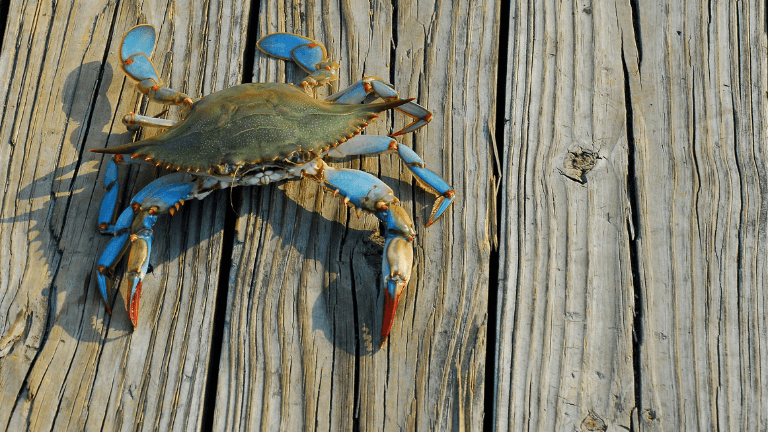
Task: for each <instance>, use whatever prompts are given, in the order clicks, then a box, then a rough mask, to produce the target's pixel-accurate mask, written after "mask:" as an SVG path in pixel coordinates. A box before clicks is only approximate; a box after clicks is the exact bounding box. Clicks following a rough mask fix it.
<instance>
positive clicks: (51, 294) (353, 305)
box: [0, 62, 394, 355]
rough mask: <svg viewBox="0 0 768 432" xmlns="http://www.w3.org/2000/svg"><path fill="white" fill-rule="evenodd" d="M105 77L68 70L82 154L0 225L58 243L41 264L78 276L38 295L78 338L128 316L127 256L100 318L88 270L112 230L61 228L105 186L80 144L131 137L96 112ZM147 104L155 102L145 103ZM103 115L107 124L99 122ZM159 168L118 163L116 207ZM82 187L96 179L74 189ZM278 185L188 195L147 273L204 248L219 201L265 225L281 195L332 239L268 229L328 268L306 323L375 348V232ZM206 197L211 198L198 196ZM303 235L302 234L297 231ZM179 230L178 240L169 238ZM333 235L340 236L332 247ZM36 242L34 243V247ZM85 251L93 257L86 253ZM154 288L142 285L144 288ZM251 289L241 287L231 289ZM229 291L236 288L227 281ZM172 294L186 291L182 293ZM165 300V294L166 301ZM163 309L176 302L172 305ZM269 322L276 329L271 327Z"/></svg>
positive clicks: (32, 187) (124, 329)
mask: <svg viewBox="0 0 768 432" xmlns="http://www.w3.org/2000/svg"><path fill="white" fill-rule="evenodd" d="M95 70H98V71H100V72H99V73H100V74H101V76H100V78H99V85H98V90H97V91H96V92H95V93H94V94H91V93H87V94H88V98H90V99H89V100H85V98H84V97H83V96H82V94H81V92H83V91H84V88H86V87H87V86H88V85H91V89H92V85H93V81H92V80H90V81H89V80H88V79H83V78H84V77H85V78H87V77H86V76H85V75H88V74H93V73H94V71H95ZM112 80H113V71H112V68H111V66H110V65H109V64H106V65H104V66H103V69H102V64H101V63H99V62H91V63H88V64H85V65H82V66H80V67H79V68H77V69H76V70H74V71H72V72H71V73H70V74H69V75H68V77H67V79H66V81H65V83H64V86H63V92H62V96H61V99H60V101H59V102H60V106H61V109H62V111H63V112H64V113H66V115H67V118H68V123H69V125H68V127H71V126H72V125H74V129H72V133H71V134H69V136H70V139H69V142H68V144H69V145H71V146H72V147H73V148H81V158H80V159H81V160H78V161H75V162H72V163H69V164H66V165H62V166H57V167H56V168H55V170H54V171H52V172H50V173H48V174H45V175H43V176H41V177H37V178H35V180H33V181H31V182H30V183H29V184H27V185H25V186H23V187H21V188H20V190H19V192H18V194H17V197H16V200H17V201H24V200H32V199H45V198H48V197H49V198H50V200H51V201H50V202H49V203H48V204H47V205H43V206H41V208H39V209H36V210H32V211H29V212H27V213H24V214H20V215H17V216H14V217H11V218H5V219H2V220H0V225H6V224H15V223H19V222H28V226H29V230H30V234H29V235H30V237H31V238H35V237H50V238H51V239H50V241H51V242H53V243H55V244H57V245H58V246H59V247H58V248H53V249H52V250H55V252H54V253H53V254H48V255H45V254H43V256H44V259H46V260H47V261H48V262H47V264H48V265H49V267H52V268H53V269H52V271H53V272H54V274H59V273H66V274H68V275H76V274H79V275H80V276H79V277H78V278H80V280H73V279H75V278H73V277H67V276H61V275H58V276H57V275H55V276H54V277H53V280H52V282H51V286H49V287H47V288H44V289H43V290H42V292H43V293H44V295H46V296H47V297H48V298H49V301H48V304H49V308H50V311H49V313H51V314H53V311H55V310H56V309H61V310H64V312H63V313H58V314H55V317H54V319H53V320H49V323H48V328H49V329H50V328H51V327H52V326H60V327H61V328H62V329H63V330H64V331H65V332H66V333H68V334H70V335H71V336H72V337H74V338H76V339H78V340H80V341H83V342H96V343H102V344H103V343H108V342H112V341H116V340H120V339H125V338H127V337H128V336H130V335H131V334H132V332H133V330H132V328H131V325H130V321H129V320H128V317H127V312H126V302H125V298H124V296H123V295H119V293H120V291H118V289H117V287H120V286H121V285H125V283H124V282H123V279H124V278H125V275H124V273H125V261H126V258H123V259H122V260H121V262H120V263H119V264H118V265H117V267H116V269H115V275H116V276H115V278H114V280H113V285H112V286H113V288H112V289H111V291H112V292H111V293H110V303H111V307H112V311H113V313H112V315H108V314H106V313H105V312H104V305H103V303H102V301H101V295H100V293H99V291H98V288H97V284H96V277H95V270H94V267H95V263H96V259H97V257H98V255H99V254H101V251H102V250H103V249H104V248H105V247H106V245H107V243H108V242H109V240H110V237H109V236H102V235H99V234H98V232H97V229H96V223H93V227H92V231H90V232H83V230H80V232H74V231H77V230H73V229H67V226H66V225H67V224H69V223H74V222H73V221H75V220H77V219H79V220H80V222H79V223H80V224H81V225H82V223H83V222H82V220H83V219H89V220H94V221H95V219H96V218H95V215H89V213H91V212H94V211H97V209H98V203H96V204H94V201H98V200H99V199H100V197H101V196H102V194H103V192H98V193H97V192H96V191H97V190H98V189H100V188H102V187H103V186H102V185H101V182H102V178H103V173H102V171H103V169H104V167H102V166H100V165H104V164H105V163H106V161H107V158H106V157H105V158H104V159H102V160H101V164H100V165H96V166H97V169H86V166H85V164H86V163H88V162H83V160H86V159H87V157H88V155H89V153H87V152H86V151H85V150H82V147H85V146H86V144H87V143H88V142H97V143H106V142H109V143H110V145H113V144H114V143H116V142H129V141H131V140H132V139H133V137H134V135H133V133H132V132H129V131H127V130H123V131H121V130H120V129H119V127H120V125H119V123H118V126H116V127H115V128H114V130H109V129H108V126H109V125H110V124H111V123H112V121H113V119H112V117H111V116H104V115H96V113H94V112H95V111H96V110H99V111H102V112H111V111H112V106H111V104H110V101H109V97H108V95H107V89H109V87H110V84H111V83H112ZM89 83H90V84H89ZM84 103H85V104H92V105H89V106H90V108H89V109H90V112H88V110H87V109H83V108H82V104H84ZM78 104H79V105H78ZM153 108H156V107H152V108H151V109H153ZM119 114H120V113H118V115H119ZM107 118H108V119H109V120H108V121H107V120H105V119H107ZM66 144H67V143H65V145H66ZM158 174H160V175H162V174H165V172H158V170H157V169H154V168H152V167H148V166H134V165H131V166H128V167H121V168H120V182H121V186H122V187H121V189H122V190H121V198H120V202H121V203H122V204H119V205H120V207H118V210H120V209H122V208H123V207H124V203H127V202H128V201H129V200H130V196H131V195H132V194H135V193H136V192H138V190H140V188H141V187H143V186H145V185H146V184H147V183H148V182H149V181H151V179H152V178H155V177H157V175H158ZM305 181H306V180H305ZM393 181H394V180H393ZM78 184H79V185H81V186H80V188H79V189H78V187H77V186H76V185H78ZM82 185H94V186H93V187H88V186H86V187H82ZM280 189H281V188H280V187H279V184H278V185H270V186H266V187H247V188H239V189H237V190H238V191H239V192H237V193H236V194H234V195H233V193H232V192H231V191H218V192H216V193H214V194H213V195H212V196H209V197H207V198H206V199H205V200H203V201H193V202H190V203H188V204H186V205H185V206H184V207H182V210H181V211H180V212H178V213H177V215H176V216H175V217H173V218H171V217H161V218H159V219H158V222H157V224H156V225H155V227H154V231H155V239H154V243H153V250H152V256H151V258H150V270H149V273H148V277H149V276H150V275H152V274H153V273H154V271H155V270H154V269H155V268H157V267H158V266H160V265H164V264H166V263H169V262H172V261H178V260H179V259H180V258H183V257H184V256H186V255H187V254H195V249H197V248H200V247H202V246H200V244H201V243H208V242H209V241H211V240H213V237H214V236H218V235H219V234H220V233H221V230H222V229H223V228H224V227H223V225H224V223H234V222H233V221H231V220H227V221H223V220H224V219H227V218H225V217H224V216H223V215H222V213H223V212H224V211H223V209H222V204H221V201H223V200H226V201H227V203H226V205H228V206H234V203H232V199H233V196H235V197H237V196H239V198H238V199H239V200H241V201H245V200H251V201H253V202H254V203H255V204H252V205H253V206H254V208H253V210H252V211H254V212H259V213H261V214H260V216H259V217H261V218H262V221H263V222H266V223H268V224H273V223H275V222H274V221H275V220H276V219H275V218H273V217H269V216H267V215H265V214H264V213H265V212H264V211H263V210H262V209H261V208H260V203H263V202H264V199H265V197H270V198H275V197H280V198H278V200H284V201H286V204H284V207H285V208H284V210H283V211H284V213H289V212H290V213H292V215H293V216H294V217H297V218H299V219H301V220H305V221H311V222H310V223H311V224H312V226H313V228H314V229H315V230H316V231H317V232H321V233H325V234H324V235H323V236H318V237H323V238H329V239H331V240H329V242H330V243H332V244H334V245H335V246H330V247H328V246H327V245H323V244H319V245H313V243H316V242H315V239H314V238H312V237H315V236H316V235H315V234H313V233H308V234H296V233H290V231H285V230H282V229H276V227H273V228H275V229H272V230H270V231H271V232H272V233H273V234H272V235H273V236H277V237H280V241H281V243H282V244H284V245H288V246H290V247H292V248H294V249H295V250H296V251H297V252H298V253H300V254H301V255H302V256H303V258H304V260H305V262H307V261H314V264H315V265H316V266H321V267H322V271H323V272H324V273H325V274H326V275H327V277H326V280H327V281H328V282H327V283H326V284H325V286H324V288H323V292H322V294H321V295H320V296H319V297H318V298H317V299H316V300H315V301H314V303H313V304H312V305H311V312H310V313H311V314H312V315H313V317H320V318H319V319H312V320H311V323H312V324H311V330H312V332H313V333H319V334H322V335H323V336H324V337H325V338H326V339H327V340H328V341H329V342H330V343H332V344H333V345H334V346H335V347H336V348H339V349H342V350H344V351H346V352H348V353H350V354H352V355H360V354H363V355H366V354H368V353H373V352H375V351H377V350H378V345H379V343H378V332H377V331H374V330H373V329H376V328H378V326H380V317H379V314H380V306H381V299H380V298H379V297H380V295H379V289H380V283H379V282H378V281H379V280H380V272H381V270H380V269H381V252H382V247H381V244H380V243H378V242H377V241H372V240H370V239H371V235H372V234H374V233H373V232H372V231H367V230H357V229H354V228H350V227H349V226H347V225H345V224H343V223H340V222H338V221H333V220H329V219H327V218H326V217H324V216H322V215H319V214H317V213H315V212H314V211H311V210H308V209H306V208H304V207H303V206H302V205H300V204H299V203H296V202H295V201H293V200H292V199H291V198H289V197H288V196H286V194H285V192H284V191H282V190H280ZM52 191H53V192H52ZM65 192H66V193H65ZM244 197H245V198H244ZM324 200H325V201H326V202H327V205H337V206H341V205H342V204H341V203H340V201H338V200H334V199H332V198H329V197H326V198H324ZM207 201H211V202H210V203H206V202H207ZM214 202H216V203H218V205H217V204H216V203H214ZM366 217H373V216H366ZM201 220H202V221H207V223H211V224H212V225H211V227H212V229H189V227H190V225H193V224H195V223H198V222H199V221H201ZM217 220H218V222H217ZM86 231H87V227H86ZM306 235H308V236H309V237H310V238H309V239H303V238H301V237H299V236H306ZM179 236H180V237H181V238H177V237H179ZM324 236H326V237H324ZM342 238H343V242H342V240H341V239H342ZM83 239H85V241H82V242H81V241H80V240H83ZM335 242H339V243H338V244H336V243H335ZM42 243H43V242H41V244H42ZM78 243H80V244H83V243H85V244H89V245H91V246H88V247H85V248H84V247H74V249H70V248H68V247H66V246H61V245H76V244H78ZM302 245H305V246H302ZM324 247H325V248H326V249H327V250H335V251H336V252H334V253H337V254H338V251H341V255H342V256H341V257H338V256H336V257H330V254H331V252H326V254H325V258H323V259H318V258H317V257H315V256H314V255H315V251H316V250H318V249H322V248H324ZM35 248H37V249H38V250H37V251H36V250H35ZM40 249H42V246H32V245H30V253H35V252H38V251H39V250H40ZM84 249H87V250H84ZM258 249H260V247H259V248H258ZM256 253H257V254H258V253H263V251H261V250H256ZM49 255H50V256H49ZM54 255H55V256H54ZM222 255H223V256H224V259H223V261H222V262H223V263H227V262H228V258H230V257H231V256H232V251H231V250H223V251H222ZM85 257H92V259H86V258H85ZM64 263H66V265H68V266H69V267H70V268H68V269H67V270H66V271H65V272H60V269H61V266H63V265H65V264H64ZM219 271H220V272H222V273H224V274H229V272H230V271H231V270H230V268H224V267H222V268H219ZM83 275H85V276H83ZM363 285H368V286H363ZM153 288H154V287H151V286H149V285H148V284H145V292H146V291H149V290H151V289H153ZM250 288H251V287H247V286H246V287H242V286H240V287H238V288H237V289H250ZM220 289H221V288H220ZM224 289H227V288H224ZM228 289H229V290H233V289H236V288H234V287H232V286H230V287H229V288H228ZM182 290H183V287H182ZM363 290H366V291H363ZM342 291H343V292H342ZM59 294H66V295H65V296H63V297H65V298H66V300H64V302H66V304H57V303H56V302H57V301H58V300H57V298H59V297H61V296H60V295H59ZM179 295H184V293H183V292H182V293H180V294H179ZM232 295H236V293H232V292H227V296H232ZM294 295H295V296H297V297H298V296H300V295H301V294H299V293H294ZM144 296H146V294H144V295H143V296H142V300H143V298H144ZM160 299H161V300H163V299H165V296H163V295H160ZM165 301H170V299H168V300H165ZM252 301H253V302H254V305H253V307H254V308H257V307H258V305H257V304H256V303H257V302H262V301H263V299H260V298H258V297H257V298H254V299H253V300H252ZM147 303H148V302H147V301H142V309H145V308H147V309H151V308H152V307H153V306H151V305H149V304H147ZM228 303H230V302H228ZM167 306H168V307H171V308H175V307H176V305H175V304H173V305H167ZM156 307H162V306H156ZM224 309H225V308H216V311H215V313H216V314H221V315H222V316H223V315H224V314H225V313H226V312H227V311H226V310H224ZM361 311H362V312H361ZM150 315H151V314H150V313H147V312H144V311H143V310H142V312H141V318H140V323H139V325H141V319H143V320H145V322H146V320H147V319H149V318H150ZM214 319H215V318H214ZM377 319H378V320H379V321H377ZM83 326H91V327H93V329H92V330H93V331H83ZM273 327H274V328H275V329H276V328H278V326H277V325H276V324H275V325H274V326H273ZM212 342H213V343H221V341H216V340H214V341H212ZM126 343H127V342H126Z"/></svg>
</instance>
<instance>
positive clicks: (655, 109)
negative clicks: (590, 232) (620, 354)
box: [627, 2, 768, 430]
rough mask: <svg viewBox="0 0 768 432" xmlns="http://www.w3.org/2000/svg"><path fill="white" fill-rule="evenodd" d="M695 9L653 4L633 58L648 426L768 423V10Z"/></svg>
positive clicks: (748, 5) (643, 414)
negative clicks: (767, 13) (767, 291)
mask: <svg viewBox="0 0 768 432" xmlns="http://www.w3.org/2000/svg"><path fill="white" fill-rule="evenodd" d="M685 6H686V7H683V5H682V4H674V3H669V4H667V3H663V2H658V3H656V2H653V3H649V4H648V7H647V8H645V7H643V8H641V9H640V10H639V13H638V15H637V18H638V26H639V29H640V32H639V35H638V42H639V45H640V47H642V49H641V50H639V52H638V54H637V55H636V56H632V57H630V56H628V57H627V58H628V61H627V69H628V76H629V85H630V88H631V90H632V113H633V123H634V131H635V141H636V155H635V160H636V167H637V168H636V172H637V173H638V175H637V182H636V187H637V209H636V211H637V214H638V244H637V250H638V258H639V279H640V284H641V288H642V291H641V293H642V304H643V307H644V310H645V311H644V313H643V321H642V325H643V332H642V335H640V337H641V338H642V339H641V341H642V344H641V346H640V353H638V354H639V356H640V365H641V370H640V376H641V378H642V393H641V398H642V399H641V401H640V404H639V405H640V413H639V414H640V415H639V417H640V426H642V427H644V428H645V429H647V430H670V429H680V430H682V428H683V427H687V428H690V429H691V430H714V429H717V430H765V429H766V427H768V406H767V405H766V396H765V395H766V394H768V375H767V374H766V369H765V364H766V355H767V353H766V351H765V350H766V347H767V346H768V345H766V338H768V334H766V328H768V314H767V313H766V312H767V311H766V300H765V294H764V293H765V289H766V287H768V284H766V272H767V271H768V268H767V267H766V252H768V241H766V240H768V239H767V238H766V228H768V213H767V212H766V208H768V207H767V205H768V201H766V190H768V188H766V182H767V181H768V177H767V176H766V161H768V148H766V145H765V142H766V136H765V125H766V115H767V114H768V112H767V111H766V100H765V95H766V90H767V89H768V87H767V86H766V71H767V68H766V56H765V52H766V34H765V25H766V22H765V10H766V4H765V3H764V2H745V3H731V2H714V3H711V4H710V3H707V2H694V3H690V4H687V5H685ZM663 10H664V11H665V12H662V11H663ZM630 52H631V51H630ZM651 174H652V175H651Z"/></svg>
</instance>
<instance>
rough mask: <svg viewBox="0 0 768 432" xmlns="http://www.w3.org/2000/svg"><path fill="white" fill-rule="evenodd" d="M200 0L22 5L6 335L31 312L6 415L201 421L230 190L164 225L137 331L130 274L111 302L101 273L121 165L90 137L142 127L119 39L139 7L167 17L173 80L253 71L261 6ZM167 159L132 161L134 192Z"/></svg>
mask: <svg viewBox="0 0 768 432" xmlns="http://www.w3.org/2000/svg"><path fill="white" fill-rule="evenodd" d="M52 5H53V6H55V9H52V10H51V9H50V7H51V6H52ZM189 6H190V9H181V8H179V7H178V6H177V5H176V4H175V3H173V2H167V3H152V4H150V3H142V4H136V3H134V2H122V3H119V4H118V3H115V2H101V1H97V0H90V1H85V0H84V1H73V2H56V3H52V4H51V3H36V4H33V3H14V4H13V5H11V7H10V17H9V21H8V25H7V27H6V35H5V37H4V45H3V52H2V69H1V70H0V75H2V79H1V82H2V83H3V84H4V85H3V86H2V90H0V91H2V97H3V100H4V110H3V117H2V128H1V129H0V137H2V138H1V139H2V141H0V142H2V146H0V149H1V150H0V158H2V163H0V165H2V167H3V168H2V169H3V170H4V171H5V172H3V178H5V179H6V188H5V193H4V195H3V207H2V225H1V228H2V229H1V230H0V244H2V250H3V252H1V253H0V262H2V266H3V267H4V269H3V271H2V273H3V275H2V276H0V311H2V312H1V313H0V315H2V317H3V319H2V320H0V321H2V322H1V323H0V326H3V327H1V328H0V334H5V329H6V328H7V326H9V325H10V324H12V323H13V322H14V319H15V317H17V316H19V315H26V317H27V318H26V319H23V321H22V322H23V326H24V327H25V330H23V336H22V337H21V338H20V339H19V340H17V341H16V342H15V343H14V344H13V345H11V346H9V347H5V349H4V351H3V353H2V355H3V357H2V359H0V388H1V389H2V393H1V394H2V396H1V398H2V399H1V400H0V425H2V427H3V428H5V429H8V430H27V429H29V430H50V429H57V430H62V429H72V430H82V429H89V430H95V429H98V430H118V429H144V430H158V429H160V430H170V429H174V430H178V429H197V428H199V427H200V421H201V415H202V409H201V403H202V398H203V395H204V388H205V384H206V380H207V373H208V370H207V368H208V362H209V351H210V343H209V341H210V337H211V322H212V316H213V312H214V310H213V306H214V299H215V296H216V287H217V284H218V270H219V269H218V267H219V264H220V255H221V253H222V251H221V230H222V226H223V216H224V210H225V205H226V203H227V197H226V194H219V195H218V196H217V197H215V198H212V199H209V200H206V201H205V202H202V203H191V204H190V205H189V206H187V208H186V209H185V211H184V212H183V214H182V215H181V216H180V217H178V218H177V219H175V220H163V221H161V222H159V223H158V225H156V228H155V231H156V238H161V239H162V240H159V241H158V242H156V243H155V248H154V250H153V255H152V260H151V263H152V265H153V267H154V270H153V272H152V273H151V274H150V275H148V276H147V279H146V280H145V289H144V295H143V297H142V302H141V314H140V317H141V321H140V326H139V328H138V329H137V330H136V331H133V332H131V330H130V324H129V321H128V319H127V315H126V313H125V307H124V300H122V299H124V298H125V297H124V296H125V291H124V288H123V291H122V293H121V294H120V296H118V297H117V300H116V301H115V304H114V305H113V310H114V315H112V316H111V317H110V316H108V315H106V313H105V308H104V306H103V304H102V302H101V300H100V296H99V294H98V290H97V289H96V287H95V278H94V277H93V268H94V265H95V262H96V257H97V256H98V253H99V251H100V250H101V249H102V248H103V247H104V246H105V245H106V243H107V242H108V240H109V238H107V237H102V236H99V235H97V234H96V229H95V226H96V213H97V209H98V205H99V202H100V199H101V196H102V194H103V188H102V186H101V184H100V181H101V178H102V173H101V172H100V171H101V169H102V168H103V167H104V165H105V164H103V163H101V162H102V157H101V156H96V155H93V154H91V153H89V152H87V150H89V149H92V148H99V147H104V146H105V145H115V144H120V143H125V142H129V141H131V139H132V134H130V133H127V132H126V131H125V128H124V126H122V124H121V120H120V119H121V118H122V116H123V115H124V114H126V113H128V112H130V111H133V110H135V109H137V101H139V95H138V93H137V92H136V91H135V87H134V85H133V83H132V82H130V80H126V79H125V77H124V75H123V73H122V71H121V70H120V68H119V65H118V58H117V55H116V51H117V48H116V47H117V46H118V44H119V42H120V38H121V37H122V35H123V34H124V33H125V31H127V30H128V28H130V27H131V26H133V25H135V24H137V23H139V22H150V23H151V24H153V25H155V26H156V27H157V28H158V30H159V38H158V46H157V51H156V53H159V54H157V55H156V56H155V57H154V60H155V62H156V64H157V65H158V68H159V70H160V71H161V75H162V77H163V78H164V79H166V83H167V84H168V85H170V86H173V87H177V88H180V89H182V90H185V91H187V92H191V93H208V92H210V91H212V90H214V89H217V88H224V87H227V86H231V85H233V84H236V83H237V82H239V81H240V66H241V62H242V60H241V56H242V51H243V49H242V46H241V43H242V41H243V40H244V32H245V30H246V28H247V17H248V12H249V9H248V6H249V5H248V4H243V3H238V2H228V3H210V2H205V3H203V2H199V3H194V4H191V5H189ZM195 11H197V12H195ZM199 11H205V13H202V14H201V13H200V12H199ZM211 41H216V43H215V44H214V43H211ZM165 53H168V54H165ZM161 109H162V108H161V107H159V106H154V105H150V107H149V112H150V113H155V112H158V111H160V110H161ZM173 115H177V113H175V112H172V113H171V116H173ZM152 171H153V170H151V169H147V168H141V169H139V170H133V171H131V174H130V175H129V174H128V171H125V172H124V173H123V175H122V176H121V180H123V182H124V183H127V184H128V188H127V189H128V191H129V192H127V193H126V197H127V196H129V195H128V193H130V192H134V193H135V191H136V190H137V187H141V186H142V185H144V184H146V183H147V181H148V180H149V179H150V178H151V177H152V176H153V172H152Z"/></svg>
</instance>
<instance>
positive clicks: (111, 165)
mask: <svg viewBox="0 0 768 432" xmlns="http://www.w3.org/2000/svg"><path fill="white" fill-rule="evenodd" d="M123 163H137V162H135V161H133V160H132V159H131V158H130V156H128V155H122V154H116V155H114V156H112V157H111V158H110V159H109V162H107V168H106V170H105V172H104V188H105V189H106V190H107V193H105V194H104V197H103V198H102V199H101V205H100V206H99V217H98V223H99V225H98V226H99V231H100V232H101V233H103V234H111V233H113V232H114V230H115V226H114V225H112V221H113V220H114V219H113V218H114V215H115V206H116V205H117V195H118V193H119V191H120V187H119V184H118V181H117V178H118V177H117V164H123Z"/></svg>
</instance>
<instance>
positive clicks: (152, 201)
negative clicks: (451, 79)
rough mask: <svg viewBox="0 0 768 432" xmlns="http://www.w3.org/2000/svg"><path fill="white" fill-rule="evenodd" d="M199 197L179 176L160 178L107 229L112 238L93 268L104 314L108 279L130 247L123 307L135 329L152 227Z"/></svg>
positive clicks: (193, 184) (191, 182)
mask: <svg viewBox="0 0 768 432" xmlns="http://www.w3.org/2000/svg"><path fill="white" fill-rule="evenodd" d="M199 196H204V195H203V194H199V193H198V191H197V183H196V182H193V181H188V180H185V177H184V174H182V173H173V174H169V175H167V176H164V177H160V178H159V179H156V180H155V181H153V182H152V183H150V184H149V185H147V186H146V187H145V188H144V189H142V190H141V191H140V192H139V193H138V194H136V196H134V197H133V200H132V201H131V205H130V206H129V207H128V208H126V209H125V210H124V211H123V212H122V213H121V214H120V217H119V218H118V219H117V222H116V223H115V225H114V226H110V232H111V233H112V234H113V235H114V236H115V237H114V238H113V239H112V240H111V241H110V242H109V244H108V245H107V247H106V248H105V249H104V252H103V253H102V254H101V256H100V257H99V260H98V262H97V264H96V273H97V281H98V285H99V291H100V292H101V296H102V299H103V300H104V303H105V304H106V306H107V310H108V311H109V312H110V313H111V310H110V307H109V302H108V291H109V288H110V285H111V280H110V279H111V276H112V273H113V271H114V269H115V266H116V265H117V263H118V261H119V260H120V258H121V257H122V256H123V254H125V252H126V250H128V248H129V246H130V253H129V257H128V277H129V278H130V279H131V289H130V292H129V293H128V298H127V299H126V306H127V308H128V317H129V318H130V320H131V324H133V328H134V329H135V328H136V327H137V326H138V324H139V298H140V297H141V283H142V281H143V280H144V277H145V276H146V275H147V269H148V268H149V257H150V254H151V253H152V238H153V231H152V227H153V226H154V224H155V222H156V221H157V216H158V215H160V214H164V213H171V214H173V213H174V211H175V210H177V209H178V208H179V206H180V205H181V204H183V203H184V201H185V200H188V199H191V198H197V197H199Z"/></svg>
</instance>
